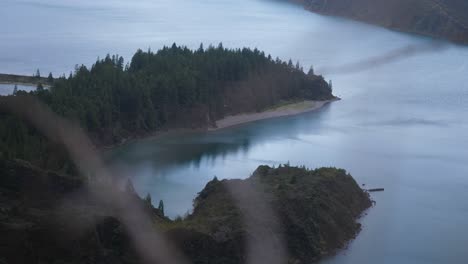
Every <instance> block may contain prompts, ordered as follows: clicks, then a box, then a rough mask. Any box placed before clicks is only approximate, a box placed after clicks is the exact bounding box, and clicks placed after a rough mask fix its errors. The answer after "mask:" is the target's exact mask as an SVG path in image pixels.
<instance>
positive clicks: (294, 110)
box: [209, 98, 339, 130]
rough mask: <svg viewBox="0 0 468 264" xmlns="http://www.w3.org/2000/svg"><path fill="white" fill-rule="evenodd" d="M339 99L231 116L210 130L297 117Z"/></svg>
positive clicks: (296, 103) (283, 106) (217, 122)
mask: <svg viewBox="0 0 468 264" xmlns="http://www.w3.org/2000/svg"><path fill="white" fill-rule="evenodd" d="M337 100H339V99H338V98H335V99H331V100H324V101H311V100H306V101H301V102H294V103H288V104H283V105H280V106H277V107H274V108H270V109H267V110H265V111H263V112H256V113H245V114H238V115H231V116H226V117H225V118H223V119H220V120H217V121H216V126H215V127H213V128H210V129H209V130H217V129H222V128H227V127H232V126H237V125H240V124H244V123H249V122H254V121H258V120H263V119H269V118H275V117H284V116H291V115H297V114H301V113H305V112H310V111H314V110H317V109H320V108H322V107H323V106H325V105H327V104H328V103H330V102H333V101H337Z"/></svg>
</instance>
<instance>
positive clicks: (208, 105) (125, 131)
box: [0, 44, 333, 167]
mask: <svg viewBox="0 0 468 264" xmlns="http://www.w3.org/2000/svg"><path fill="white" fill-rule="evenodd" d="M24 95H26V93H25V92H21V91H19V92H17V93H16V94H15V95H14V96H9V97H1V98H0V100H11V99H12V98H13V97H15V98H16V99H18V97H21V96H24ZM31 95H33V96H35V97H37V98H38V99H39V100H40V101H42V102H44V103H45V104H46V105H47V106H49V107H50V108H51V109H52V110H53V111H54V112H56V113H58V114H59V115H61V116H63V117H66V118H67V119H71V120H76V121H78V122H79V124H80V125H81V126H82V127H83V128H85V130H86V131H87V132H88V134H89V135H90V136H91V138H92V140H93V141H94V143H95V144H96V145H98V146H103V145H113V144H116V143H119V142H121V141H122V140H124V139H128V138H131V137H135V136H141V135H146V134H148V133H153V132H155V131H158V130H161V129H168V128H204V127H209V126H213V125H214V124H215V121H216V120H218V119H221V118H223V117H224V116H225V115H233V114H237V113H243V112H255V111H261V110H263V109H266V108H268V107H270V106H273V105H276V104H278V103H280V102H282V101H288V100H297V99H304V100H306V99H309V100H327V99H331V98H333V95H332V91H331V87H330V85H329V84H328V83H327V82H326V81H325V80H324V79H323V77H322V76H317V75H314V73H313V71H309V73H308V74H306V73H304V71H303V69H302V68H301V66H300V65H299V64H298V63H297V64H296V65H294V64H293V63H292V61H289V62H283V61H281V60H279V59H273V58H272V57H271V56H269V55H268V56H267V55H265V54H264V53H263V52H261V51H259V50H257V49H253V50H251V49H248V48H243V49H226V48H224V47H223V46H222V45H221V44H220V45H219V46H217V47H212V46H210V47H208V48H206V49H205V48H203V46H200V48H199V49H197V50H190V49H188V48H186V47H181V46H177V45H175V44H174V45H172V46H171V47H164V48H163V49H161V50H158V51H157V52H152V51H151V50H148V51H147V52H144V51H142V50H138V51H137V52H136V53H135V55H134V56H133V58H132V59H131V62H130V63H128V64H124V60H123V58H122V57H119V56H109V55H108V56H106V57H105V58H104V59H98V60H97V61H96V63H95V64H94V65H92V66H91V67H90V68H88V67H86V66H79V67H76V69H75V72H74V73H73V74H70V76H69V77H65V76H62V77H60V78H57V79H55V80H54V81H53V85H52V86H51V87H50V88H49V89H38V90H37V91H35V92H32V93H31ZM0 108H1V104H0ZM0 139H1V141H0V152H2V153H3V154H4V155H5V156H7V157H9V158H21V159H25V160H29V161H33V162H34V164H37V165H39V166H41V167H61V166H62V165H60V164H62V163H63V162H62V161H60V160H59V159H61V157H62V155H58V157H59V158H56V157H48V154H49V153H51V151H50V149H53V148H55V146H51V145H50V144H48V142H47V141H46V140H45V139H44V138H42V137H39V136H38V135H37V133H36V132H35V131H34V130H33V129H31V128H30V127H28V126H27V125H26V124H25V123H23V122H21V121H19V120H18V119H17V118H16V117H14V116H12V115H11V114H10V113H9V112H6V111H5V110H4V109H0ZM38 159H41V160H38ZM49 165H50V166H49Z"/></svg>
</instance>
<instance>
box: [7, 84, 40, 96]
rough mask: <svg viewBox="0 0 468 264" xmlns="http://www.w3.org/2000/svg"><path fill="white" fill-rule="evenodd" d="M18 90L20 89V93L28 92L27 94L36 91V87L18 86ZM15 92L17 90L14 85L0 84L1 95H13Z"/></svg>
mask: <svg viewBox="0 0 468 264" xmlns="http://www.w3.org/2000/svg"><path fill="white" fill-rule="evenodd" d="M16 88H17V89H18V91H26V92H29V91H34V90H36V86H32V85H21V84H17V85H16ZM14 90H15V85H14V84H3V83H0V95H11V94H13V91H14Z"/></svg>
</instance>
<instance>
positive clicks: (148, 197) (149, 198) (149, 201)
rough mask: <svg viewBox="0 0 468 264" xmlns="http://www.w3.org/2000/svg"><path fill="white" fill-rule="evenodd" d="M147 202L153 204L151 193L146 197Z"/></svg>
mask: <svg viewBox="0 0 468 264" xmlns="http://www.w3.org/2000/svg"><path fill="white" fill-rule="evenodd" d="M145 202H146V203H148V205H151V194H149V193H148V194H147V195H146V197H145Z"/></svg>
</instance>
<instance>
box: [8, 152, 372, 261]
mask: <svg viewBox="0 0 468 264" xmlns="http://www.w3.org/2000/svg"><path fill="white" fill-rule="evenodd" d="M0 171H1V172H2V177H0V232H1V234H2V236H1V237H0V263H62V264H71V263H90V264H94V263H113V264H119V263H122V264H127V263H128V264H130V263H135V264H137V263H205V264H210V263H245V262H246V259H249V258H252V257H254V258H257V260H259V261H262V262H257V263H286V262H287V261H293V262H289V263H309V262H310V261H313V260H317V259H319V258H320V257H322V256H324V255H326V254H330V253H333V252H334V251H335V250H337V249H339V248H341V247H342V246H343V245H344V244H345V243H346V242H347V241H349V240H350V239H352V238H353V237H354V236H355V235H356V234H357V232H358V231H359V229H360V225H359V224H357V223H356V219H357V218H358V217H359V215H360V214H361V213H362V212H363V210H365V209H366V208H368V207H369V206H370V205H371V202H370V200H369V197H368V195H367V194H366V193H365V192H364V191H362V190H361V189H360V188H359V186H358V185H357V184H356V182H355V181H354V180H353V178H352V177H351V176H350V175H349V174H347V173H346V172H345V171H344V170H341V169H333V168H322V169H317V170H306V169H304V168H297V167H290V166H288V165H285V166H282V167H280V168H277V169H274V168H270V167H268V166H260V167H259V168H258V169H257V170H256V171H255V173H254V174H253V175H252V176H251V177H250V178H248V179H247V180H223V181H218V180H216V179H214V180H213V181H211V182H209V183H208V184H207V185H206V187H205V188H204V189H203V190H202V191H201V192H200V193H199V196H198V197H197V198H196V200H195V208H194V212H193V214H191V215H189V216H188V217H187V218H186V219H184V220H180V219H179V220H175V221H174V220H170V219H168V218H165V217H164V215H163V211H161V210H159V209H155V208H153V207H152V206H151V204H150V203H148V202H147V201H146V200H142V199H140V198H139V197H138V196H136V194H135V193H134V191H133V188H132V186H131V185H129V184H128V183H127V184H126V185H121V184H117V183H118V182H119V181H118V180H117V179H116V180H114V181H107V182H106V181H104V180H103V179H101V180H97V179H95V180H94V181H90V179H84V178H78V177H71V176H67V175H60V174H56V173H50V172H46V171H43V170H41V169H39V168H36V167H34V166H31V165H30V164H28V163H26V162H23V161H18V160H17V161H12V160H4V159H0ZM270 238H274V239H273V240H272V241H277V242H278V243H270V242H269V241H268V239H270ZM272 249H274V252H272V251H271V250H272ZM252 250H254V251H252ZM265 250H270V251H265ZM265 253H268V254H265ZM273 257H274V258H276V259H274V260H272V259H271V258H273Z"/></svg>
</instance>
